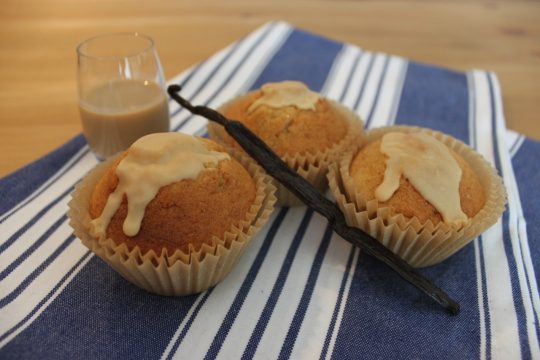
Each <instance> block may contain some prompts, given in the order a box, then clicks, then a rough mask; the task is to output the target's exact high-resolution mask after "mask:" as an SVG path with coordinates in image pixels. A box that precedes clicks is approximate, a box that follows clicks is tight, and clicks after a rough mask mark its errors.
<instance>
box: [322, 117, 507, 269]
mask: <svg viewBox="0 0 540 360" xmlns="http://www.w3.org/2000/svg"><path fill="white" fill-rule="evenodd" d="M329 181H330V188H331V190H332V193H333V194H334V196H335V197H336V199H337V202H338V204H339V206H340V208H341V209H342V211H343V212H344V213H345V216H346V218H347V222H348V223H349V225H353V226H357V227H359V228H361V229H362V230H364V231H366V232H368V233H369V234H370V235H372V236H373V237H375V238H377V239H378V240H379V241H381V242H382V243H383V244H384V245H385V246H387V247H388V248H389V249H390V250H392V251H393V252H394V253H396V254H397V255H399V256H401V257H402V258H403V259H404V260H406V261H407V262H408V263H409V264H411V265H412V266H415V267H422V266H429V265H433V264H436V263H438V262H440V261H442V260H444V259H446V258H448V257H449V256H450V255H452V254H453V253H455V252H456V251H458V250H459V249H461V248H462V247H463V246H465V245H466V244H467V243H468V242H470V241H471V240H472V239H474V238H475V237H476V236H478V235H479V234H480V233H482V232H483V231H485V230H486V229H487V228H488V227H490V226H491V225H493V224H494V223H495V222H496V221H497V219H498V218H499V217H500V215H501V214H502V211H503V210H504V204H505V201H506V192H505V189H504V186H503V185H502V181H501V179H500V177H499V176H498V175H497V174H496V172H495V170H494V169H493V167H492V166H490V165H489V164H488V163H487V162H486V161H485V160H484V159H483V158H482V157H481V156H480V155H479V154H478V153H476V152H474V151H473V150H472V149H470V148H469V147H467V146H466V145H465V144H464V143H462V142H460V141H458V140H456V139H454V138H452V137H450V136H448V135H445V134H442V133H439V132H435V131H431V130H429V129H422V128H416V127H408V126H393V127H387V128H380V129H375V130H372V131H370V132H368V134H367V135H366V138H365V139H364V141H363V142H362V143H359V144H358V145H357V147H356V149H355V150H352V151H349V152H348V153H346V154H344V155H343V157H342V158H341V159H340V161H339V164H336V165H335V166H333V167H332V169H331V170H330V173H329Z"/></svg>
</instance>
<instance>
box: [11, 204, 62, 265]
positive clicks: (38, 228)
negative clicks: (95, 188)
mask: <svg viewBox="0 0 540 360" xmlns="http://www.w3.org/2000/svg"><path fill="white" fill-rule="evenodd" d="M69 199H70V196H69V194H67V195H65V196H64V197H63V198H62V200H60V201H59V202H58V203H57V204H56V205H54V206H53V207H51V209H50V210H49V211H47V212H46V213H45V214H44V215H43V216H42V217H41V218H40V219H39V220H38V221H36V222H35V223H34V224H32V226H30V227H29V228H28V229H27V230H26V231H25V232H24V233H23V234H22V235H21V236H20V237H19V238H18V239H17V241H16V242H15V245H14V246H10V247H9V248H7V250H6V251H4V252H3V253H1V254H0V271H4V270H5V269H6V268H7V267H8V266H9V265H11V263H12V262H13V261H15V259H17V258H19V256H21V255H22V254H23V253H24V252H25V251H26V250H28V249H29V248H30V247H31V246H32V245H34V243H35V242H36V241H37V239H38V238H39V237H40V236H42V235H43V234H44V233H45V232H46V231H47V230H48V229H49V228H50V227H51V226H52V225H53V224H54V223H55V222H56V221H58V219H60V218H61V217H62V216H64V214H65V213H66V209H67V203H68V201H69ZM48 241H51V239H50V238H49V239H47V240H45V241H44V242H43V243H42V244H41V245H40V246H39V247H38V248H37V249H36V250H35V251H37V252H38V254H40V252H41V248H43V246H44V245H45V243H47V242H48ZM52 241H54V240H52ZM41 259H43V260H44V259H45V258H44V257H41ZM26 261H27V259H25V262H26ZM34 265H35V264H34ZM30 266H32V265H30Z"/></svg>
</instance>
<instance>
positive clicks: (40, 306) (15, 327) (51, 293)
mask: <svg viewBox="0 0 540 360" xmlns="http://www.w3.org/2000/svg"><path fill="white" fill-rule="evenodd" d="M91 254H92V253H91V251H90V250H88V251H87V252H86V253H85V254H84V256H82V257H81V258H80V259H79V261H77V263H76V264H75V265H74V266H73V267H72V268H71V269H70V270H69V271H68V272H67V273H66V274H65V275H64V276H63V277H62V279H60V281H59V282H58V284H56V286H55V287H54V288H53V289H52V290H51V291H50V292H49V293H48V294H47V296H45V297H44V298H43V299H42V300H41V301H40V302H39V304H38V305H37V306H36V307H35V308H34V309H33V310H32V311H31V312H30V313H29V314H28V315H26V317H25V318H24V319H22V320H21V321H19V322H18V323H17V324H16V325H15V326H13V327H12V328H11V329H9V330H8V331H6V332H5V333H4V334H3V335H2V336H0V341H3V340H4V339H5V338H7V337H8V336H10V335H11V334H13V333H14V332H15V331H17V329H19V328H20V327H21V326H23V325H24V324H25V323H26V322H27V321H28V320H30V318H31V317H32V316H34V315H35V314H36V313H37V312H38V311H39V310H40V309H41V308H42V307H43V305H45V303H46V302H47V301H48V300H49V299H50V298H51V296H53V295H54V294H55V293H56V291H58V289H59V288H60V287H61V286H62V285H63V284H64V283H65V282H66V280H67V279H68V278H69V277H70V276H71V274H73V272H74V271H75V270H76V269H77V267H79V265H80V264H81V263H82V262H84V260H86V259H87V258H88V256H91ZM31 339H36V337H33V338H31ZM14 343H15V342H14V341H12V342H10V343H9V344H8V345H7V346H6V347H4V348H2V350H1V351H0V355H2V356H4V355H7V354H15V352H12V351H10V350H9V345H11V344H14ZM17 357H18V356H17Z"/></svg>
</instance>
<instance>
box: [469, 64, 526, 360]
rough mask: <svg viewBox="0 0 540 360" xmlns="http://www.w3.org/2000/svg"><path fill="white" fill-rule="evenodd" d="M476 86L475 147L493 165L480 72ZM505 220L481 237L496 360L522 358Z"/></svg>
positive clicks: (484, 87) (486, 101)
mask: <svg viewBox="0 0 540 360" xmlns="http://www.w3.org/2000/svg"><path fill="white" fill-rule="evenodd" d="M473 76H474V83H475V85H476V100H477V104H476V105H477V106H476V121H477V132H476V143H477V146H478V147H477V148H478V151H479V152H480V153H481V154H482V155H484V157H485V158H486V159H487V160H488V161H490V162H491V163H492V164H494V163H495V162H494V148H493V143H492V126H491V115H492V114H491V104H490V93H489V84H488V82H487V78H486V77H485V76H484V75H483V74H482V73H481V72H474V73H473ZM503 241H504V240H503V233H502V220H501V219H499V221H498V222H497V223H496V224H495V225H493V226H492V227H491V228H490V229H488V230H487V231H486V232H485V233H484V234H483V236H482V247H483V249H484V264H485V270H486V290H487V296H488V307H489V308H488V309H486V311H487V312H488V313H489V316H490V326H491V329H490V332H489V333H490V334H491V335H492V336H491V354H490V356H491V357H492V358H494V359H514V358H518V357H519V356H520V355H521V352H520V344H519V336H518V325H517V315H516V310H515V307H514V302H513V297H512V287H511V282H510V271H509V268H508V259H507V258H506V253H505V250H504V243H503Z"/></svg>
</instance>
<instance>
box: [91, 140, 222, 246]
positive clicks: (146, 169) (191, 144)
mask: <svg viewBox="0 0 540 360" xmlns="http://www.w3.org/2000/svg"><path fill="white" fill-rule="evenodd" d="M229 158H230V157H229V155H227V154H225V153H222V152H218V151H210V150H208V149H207V147H206V145H205V143H204V142H202V141H200V140H198V139H197V138H195V137H193V136H190V135H185V134H181V133H173V132H171V133H157V134H150V135H147V136H144V137H142V138H140V139H139V140H137V141H136V142H135V143H133V145H131V147H130V148H129V151H128V153H127V155H126V157H125V158H124V159H122V161H120V163H119V164H118V166H117V168H116V176H118V185H117V186H116V189H115V190H114V192H113V193H111V194H110V195H109V198H108V199H107V203H106V205H105V208H104V209H103V212H102V213H101V215H100V216H99V217H98V218H96V219H94V220H92V221H91V223H90V224H91V229H92V235H93V236H105V234H106V230H107V227H108V226H109V222H110V221H111V219H112V217H113V216H114V214H115V213H116V211H117V210H118V208H119V207H120V204H121V203H122V198H123V196H124V194H125V195H126V197H127V203H128V212H127V216H126V219H125V220H124V223H123V226H122V230H123V232H124V234H126V235H127V236H135V235H137V234H138V232H139V230H140V227H141V221H142V219H143V217H144V211H145V208H146V205H148V203H149V202H150V201H152V199H154V197H155V196H156V195H157V193H158V191H159V189H160V188H161V187H163V186H166V185H169V184H172V183H175V182H178V181H181V180H184V179H196V178H197V177H198V176H199V173H200V172H201V171H202V170H204V168H205V167H206V166H208V165H210V164H214V165H215V164H217V163H218V162H219V161H221V160H224V159H229Z"/></svg>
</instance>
